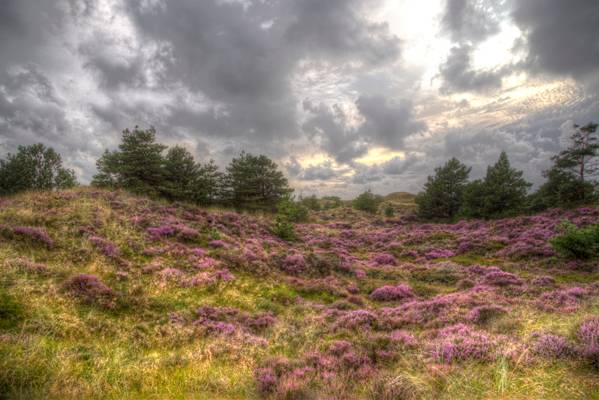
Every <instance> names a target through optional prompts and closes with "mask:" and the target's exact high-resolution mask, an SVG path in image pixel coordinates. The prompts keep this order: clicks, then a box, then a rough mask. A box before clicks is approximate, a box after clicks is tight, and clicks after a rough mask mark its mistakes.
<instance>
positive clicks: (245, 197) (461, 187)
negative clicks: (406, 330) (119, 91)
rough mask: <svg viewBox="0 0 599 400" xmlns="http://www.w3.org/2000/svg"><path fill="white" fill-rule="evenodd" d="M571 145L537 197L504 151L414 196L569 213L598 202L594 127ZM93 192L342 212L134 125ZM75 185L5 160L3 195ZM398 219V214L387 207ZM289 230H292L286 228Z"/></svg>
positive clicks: (457, 211) (40, 160)
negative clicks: (481, 169) (483, 166)
mask: <svg viewBox="0 0 599 400" xmlns="http://www.w3.org/2000/svg"><path fill="white" fill-rule="evenodd" d="M574 128H575V129H574V131H573V134H572V135H571V137H570V141H571V143H570V146H569V147H568V148H567V149H566V150H564V151H562V152H560V153H559V154H557V155H555V156H554V157H552V161H553V165H552V166H551V168H550V169H548V170H547V171H545V172H544V176H545V178H546V181H545V183H544V184H543V185H541V186H540V187H539V188H538V190H536V191H535V192H534V193H532V194H529V189H530V187H531V186H532V185H531V184H530V183H529V182H527V181H526V180H525V179H524V178H523V173H522V171H518V170H516V169H514V168H512V166H511V165H510V162H509V159H508V156H507V154H506V153H505V152H502V153H501V155H500V156H499V159H498V160H497V162H496V163H495V164H494V165H492V166H489V167H488V168H487V171H486V175H485V176H484V177H483V178H481V179H477V180H474V181H470V180H469V175H470V172H471V168H470V167H468V166H466V165H464V164H463V163H462V162H460V161H459V160H458V159H456V158H452V159H450V160H449V161H447V162H446V163H445V164H444V165H443V166H440V167H438V168H436V169H435V171H434V174H433V175H431V176H429V177H428V179H427V182H426V183H425V185H424V188H423V191H422V192H421V193H419V194H418V195H417V196H416V203H417V206H418V211H417V212H418V215H419V216H420V217H421V218H422V219H425V220H445V221H448V220H449V221H450V220H455V219H457V218H462V217H465V218H500V217H508V216H512V215H516V214H520V213H525V212H538V211H542V210H544V209H547V208H549V207H562V208H569V207H575V206H578V205H582V204H590V203H594V202H596V201H597V200H598V199H599V184H598V182H597V180H596V177H597V172H598V171H599V165H598V163H597V158H598V156H599V143H598V139H597V136H596V134H597V124H595V123H592V122H591V123H589V124H587V125H585V126H578V125H574ZM96 166H97V169H98V172H97V174H96V175H95V176H94V177H93V179H92V182H91V184H92V186H96V187H105V188H110V189H119V188H122V189H126V190H128V191H131V192H133V193H136V194H141V195H147V196H150V197H158V198H165V199H168V200H171V201H187V202H192V203H196V204H199V205H203V206H210V205H224V206H232V207H235V208H239V209H247V210H268V211H275V210H277V209H279V211H280V210H283V211H284V212H283V214H285V221H284V222H286V221H291V222H297V221H300V220H302V219H305V218H306V215H307V209H312V210H320V209H327V208H335V207H339V206H340V205H341V204H342V201H341V199H339V198H338V197H334V196H330V197H323V198H322V199H318V198H316V196H309V197H305V198H300V199H298V201H296V202H294V201H293V200H292V197H291V194H292V192H293V189H291V188H290V187H289V184H288V181H287V179H286V178H285V176H284V175H283V173H282V172H281V171H280V170H279V169H278V167H277V165H276V163H275V162H274V161H272V160H271V159H270V158H268V157H266V156H264V155H257V156H256V155H253V154H249V153H245V152H241V153H240V154H239V155H238V156H237V157H235V158H233V159H232V161H231V162H230V163H229V165H228V166H227V167H226V169H225V171H220V170H219V168H218V167H217V166H216V164H215V163H214V161H212V160H210V161H207V162H205V163H200V162H197V161H195V159H194V157H193V156H192V154H191V153H190V152H189V151H187V150H186V149H185V148H183V147H181V146H174V147H170V148H169V147H167V146H165V145H163V144H160V143H157V142H156V131H155V129H154V128H150V129H141V128H139V127H137V126H136V127H135V128H134V129H132V130H129V129H126V130H124V131H123V132H122V137H121V142H120V144H119V146H118V148H117V149H116V150H112V151H110V150H106V151H105V152H104V154H103V155H102V156H101V157H100V158H99V159H98V160H97V162H96ZM75 185H77V181H76V179H75V174H74V172H73V171H72V170H70V169H66V168H64V167H63V166H62V160H61V157H60V155H59V154H58V153H56V152H55V151H54V150H53V149H52V148H47V147H45V146H44V145H43V144H35V145H31V146H19V148H18V151H17V153H16V154H10V153H9V154H8V156H7V158H6V159H0V195H10V194H13V193H17V192H19V191H23V190H29V189H34V190H35V189H37V190H47V189H62V188H69V187H73V186H75ZM382 199H383V198H382V197H381V196H378V195H375V194H373V193H372V192H371V191H370V190H368V191H366V192H364V193H362V194H361V195H359V196H358V197H357V198H356V199H354V200H353V202H352V204H353V206H354V207H355V208H357V209H360V210H363V211H367V212H377V210H378V206H379V204H380V203H381V202H382ZM385 214H386V215H387V214H388V215H389V216H391V215H392V214H393V210H392V209H389V210H385ZM282 225H285V224H282Z"/></svg>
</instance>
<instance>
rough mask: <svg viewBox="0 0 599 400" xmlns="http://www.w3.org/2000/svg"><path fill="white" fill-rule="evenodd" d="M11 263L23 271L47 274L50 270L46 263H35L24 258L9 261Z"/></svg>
mask: <svg viewBox="0 0 599 400" xmlns="http://www.w3.org/2000/svg"><path fill="white" fill-rule="evenodd" d="M11 265H13V266H15V267H17V268H19V269H21V270H23V271H25V272H28V273H32V274H36V275H48V274H49V273H50V270H49V268H48V267H47V266H46V265H44V264H42V263H36V262H33V261H31V260H28V259H25V258H23V259H17V260H14V261H13V262H11Z"/></svg>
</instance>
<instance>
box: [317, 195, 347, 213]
mask: <svg viewBox="0 0 599 400" xmlns="http://www.w3.org/2000/svg"><path fill="white" fill-rule="evenodd" d="M321 200H322V209H323V210H332V209H334V208H339V207H341V206H342V205H343V201H342V200H341V198H340V197H338V196H324V197H323V198H322V199H321Z"/></svg>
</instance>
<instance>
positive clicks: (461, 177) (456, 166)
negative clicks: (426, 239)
mask: <svg viewBox="0 0 599 400" xmlns="http://www.w3.org/2000/svg"><path fill="white" fill-rule="evenodd" d="M469 174H470V168H468V167H466V166H465V165H464V164H462V163H461V162H460V161H458V160H457V159H456V158H452V159H451V160H449V161H447V163H445V165H444V166H442V167H437V168H436V169H435V175H434V176H429V177H428V180H427V182H426V183H425V185H424V191H423V192H421V193H420V194H418V196H416V204H417V205H418V215H419V216H420V217H421V218H424V219H439V220H442V219H449V220H451V219H453V218H454V217H455V216H456V215H457V213H458V211H459V209H460V207H461V205H462V196H463V193H464V188H465V187H466V184H467V182H468V175H469Z"/></svg>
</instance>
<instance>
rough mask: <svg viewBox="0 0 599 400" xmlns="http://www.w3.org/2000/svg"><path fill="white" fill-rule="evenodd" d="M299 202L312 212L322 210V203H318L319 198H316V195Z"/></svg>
mask: <svg viewBox="0 0 599 400" xmlns="http://www.w3.org/2000/svg"><path fill="white" fill-rule="evenodd" d="M299 202H300V203H301V204H302V205H303V206H304V207H306V208H308V209H310V210H312V211H320V209H321V205H320V201H318V198H317V197H316V195H312V196H308V197H303V198H300V201H299Z"/></svg>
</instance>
